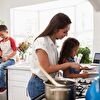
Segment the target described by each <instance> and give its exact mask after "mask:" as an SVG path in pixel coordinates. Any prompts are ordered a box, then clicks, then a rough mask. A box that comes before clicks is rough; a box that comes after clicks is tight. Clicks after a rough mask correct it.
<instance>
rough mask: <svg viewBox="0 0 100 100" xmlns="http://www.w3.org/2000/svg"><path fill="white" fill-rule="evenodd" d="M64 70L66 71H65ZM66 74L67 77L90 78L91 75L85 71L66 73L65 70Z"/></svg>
mask: <svg viewBox="0 0 100 100" xmlns="http://www.w3.org/2000/svg"><path fill="white" fill-rule="evenodd" d="M63 72H64V71H63ZM64 75H65V76H66V77H67V78H88V77H89V74H88V73H83V74H74V73H71V74H70V73H66V72H64Z"/></svg>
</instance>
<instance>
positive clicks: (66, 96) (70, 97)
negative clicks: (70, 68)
mask: <svg viewBox="0 0 100 100" xmlns="http://www.w3.org/2000/svg"><path fill="white" fill-rule="evenodd" d="M55 80H56V81H57V82H58V83H61V84H64V85H65V86H64V87H56V86H54V85H53V84H52V83H51V82H50V81H47V82H45V95H46V100H75V97H76V85H75V81H72V80H70V79H55Z"/></svg>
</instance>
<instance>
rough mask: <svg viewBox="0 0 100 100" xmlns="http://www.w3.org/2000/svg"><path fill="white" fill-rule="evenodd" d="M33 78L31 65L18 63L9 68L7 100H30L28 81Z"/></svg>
mask: <svg viewBox="0 0 100 100" xmlns="http://www.w3.org/2000/svg"><path fill="white" fill-rule="evenodd" d="M30 77H31V71H30V65H29V63H27V62H23V61H21V62H18V63H16V64H15V65H12V66H8V67H7V83H8V89H7V90H8V91H7V100H30V98H29V96H28V95H27V93H26V90H27V89H26V88H27V84H28V81H29V79H30ZM17 95H18V96H17Z"/></svg>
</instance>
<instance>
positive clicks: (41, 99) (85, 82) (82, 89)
mask: <svg viewBox="0 0 100 100" xmlns="http://www.w3.org/2000/svg"><path fill="white" fill-rule="evenodd" d="M91 83H92V80H91V79H82V78H81V79H77V82H76V99H79V98H85V95H86V91H87V89H88V87H89V86H90V85H91ZM34 100H46V98H45V93H43V94H41V95H40V96H38V97H36V98H35V99H34Z"/></svg>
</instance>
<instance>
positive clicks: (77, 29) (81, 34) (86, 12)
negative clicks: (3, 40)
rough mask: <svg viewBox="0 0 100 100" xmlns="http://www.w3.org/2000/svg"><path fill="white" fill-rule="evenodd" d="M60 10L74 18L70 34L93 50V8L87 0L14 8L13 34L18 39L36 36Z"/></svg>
mask: <svg viewBox="0 0 100 100" xmlns="http://www.w3.org/2000/svg"><path fill="white" fill-rule="evenodd" d="M76 1H77V2H76ZM58 12H63V13H65V14H67V15H68V16H69V17H70V18H71V20H72V24H71V29H70V31H69V36H72V37H75V38H77V39H78V40H79V41H80V44H81V46H88V47H89V48H90V49H91V50H92V48H93V8H92V6H91V4H90V3H89V2H88V1H87V0H70V1H66V0H58V1H53V2H47V3H42V4H38V5H33V6H26V7H18V8H12V9H11V34H12V35H15V38H16V39H17V40H22V39H25V38H26V37H28V35H32V36H33V37H36V36H37V35H38V34H39V33H41V32H42V31H43V30H44V29H45V27H46V26H47V25H48V23H49V21H50V19H51V18H52V16H54V15H55V14H56V13H58ZM64 39H65V38H64ZM64 39H63V40H60V41H59V40H58V41H57V43H58V46H61V45H62V42H63V41H64ZM19 42H20V41H19ZM59 49H60V48H59Z"/></svg>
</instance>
